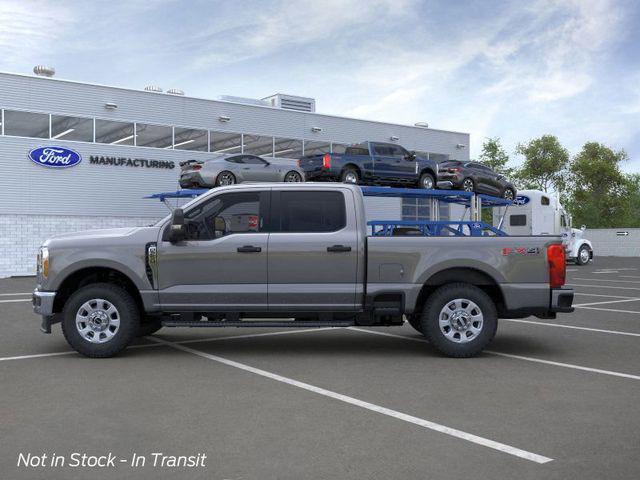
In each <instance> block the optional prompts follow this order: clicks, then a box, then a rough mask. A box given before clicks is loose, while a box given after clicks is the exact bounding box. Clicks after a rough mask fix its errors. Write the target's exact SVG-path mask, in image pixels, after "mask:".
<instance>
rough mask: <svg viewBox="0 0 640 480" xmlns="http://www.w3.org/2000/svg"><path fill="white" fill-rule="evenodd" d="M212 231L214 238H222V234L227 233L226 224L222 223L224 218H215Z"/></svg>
mask: <svg viewBox="0 0 640 480" xmlns="http://www.w3.org/2000/svg"><path fill="white" fill-rule="evenodd" d="M213 230H214V236H215V238H220V237H224V234H225V232H226V231H227V222H225V221H224V218H222V217H216V218H215V219H214V220H213Z"/></svg>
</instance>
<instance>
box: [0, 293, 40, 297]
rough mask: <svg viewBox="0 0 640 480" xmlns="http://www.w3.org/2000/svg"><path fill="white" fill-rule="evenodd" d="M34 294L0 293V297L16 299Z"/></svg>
mask: <svg viewBox="0 0 640 480" xmlns="http://www.w3.org/2000/svg"><path fill="white" fill-rule="evenodd" d="M32 293H33V292H24V293H0V297H14V296H17V295H31V294H32Z"/></svg>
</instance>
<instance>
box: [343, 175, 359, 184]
mask: <svg viewBox="0 0 640 480" xmlns="http://www.w3.org/2000/svg"><path fill="white" fill-rule="evenodd" d="M344 183H353V184H356V183H358V175H357V174H356V173H355V172H347V173H345V175H344Z"/></svg>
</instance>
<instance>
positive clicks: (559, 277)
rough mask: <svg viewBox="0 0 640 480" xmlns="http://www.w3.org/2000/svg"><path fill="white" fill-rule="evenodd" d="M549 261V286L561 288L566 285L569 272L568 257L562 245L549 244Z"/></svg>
mask: <svg viewBox="0 0 640 480" xmlns="http://www.w3.org/2000/svg"><path fill="white" fill-rule="evenodd" d="M547 261H548V262H549V286H550V287H551V288H560V287H561V286H563V285H564V282H565V277H566V273H567V265H566V258H565V254H564V247H563V246H562V245H558V244H555V245H549V246H548V247H547Z"/></svg>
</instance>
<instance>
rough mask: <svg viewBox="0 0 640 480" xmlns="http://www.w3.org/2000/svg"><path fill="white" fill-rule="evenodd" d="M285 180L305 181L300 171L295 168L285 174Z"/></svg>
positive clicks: (289, 181) (293, 181)
mask: <svg viewBox="0 0 640 480" xmlns="http://www.w3.org/2000/svg"><path fill="white" fill-rule="evenodd" d="M294 178H295V180H294ZM284 181H285V182H286V183H297V182H303V181H304V180H303V179H302V175H300V173H298V172H296V171H295V170H291V171H289V172H287V174H286V175H285V176H284Z"/></svg>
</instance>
